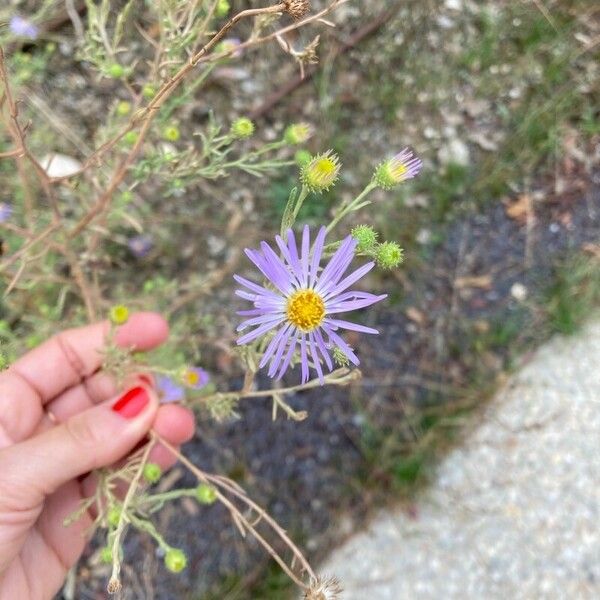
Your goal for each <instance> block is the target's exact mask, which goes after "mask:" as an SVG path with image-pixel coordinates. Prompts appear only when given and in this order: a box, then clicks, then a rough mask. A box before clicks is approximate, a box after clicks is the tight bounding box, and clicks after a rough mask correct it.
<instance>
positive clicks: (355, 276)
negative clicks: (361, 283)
mask: <svg viewBox="0 0 600 600" xmlns="http://www.w3.org/2000/svg"><path fill="white" fill-rule="evenodd" d="M374 266H375V263H374V262H370V263H367V264H366V265H363V266H362V267H360V268H359V269H356V271H354V272H353V273H351V274H350V275H348V277H345V278H344V279H342V281H340V282H339V283H338V284H337V285H336V286H335V287H334V288H333V289H330V290H328V291H327V292H325V291H324V292H323V295H324V296H325V299H326V300H327V299H329V298H331V297H332V296H335V295H337V294H339V293H340V292H343V291H344V290H346V289H348V288H349V287H350V286H351V285H352V284H353V283H354V282H356V281H358V280H359V279H360V278H361V277H364V276H365V275H366V274H367V273H368V272H369V271H370V270H371V269H372V268H373V267H374Z"/></svg>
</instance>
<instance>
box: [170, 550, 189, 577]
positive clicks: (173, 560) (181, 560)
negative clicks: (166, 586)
mask: <svg viewBox="0 0 600 600" xmlns="http://www.w3.org/2000/svg"><path fill="white" fill-rule="evenodd" d="M186 566H187V556H186V555H185V552H184V551H183V550H179V549H178V548H169V550H167V553H166V554H165V567H167V569H169V571H171V573H181V571H183V570H184V569H185V567H186Z"/></svg>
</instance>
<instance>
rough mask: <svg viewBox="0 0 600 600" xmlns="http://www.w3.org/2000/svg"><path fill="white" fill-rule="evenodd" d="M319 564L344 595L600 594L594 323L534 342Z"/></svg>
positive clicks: (466, 598)
mask: <svg viewBox="0 0 600 600" xmlns="http://www.w3.org/2000/svg"><path fill="white" fill-rule="evenodd" d="M321 572H323V573H324V574H335V575H337V576H338V577H339V578H340V579H341V580H342V582H343V584H344V588H345V594H344V599H345V600H403V599H410V600H422V599H423V600H424V599H436V600H449V599H459V598H460V599H461V600H471V599H473V600H475V599H477V600H495V599H502V600H519V599H527V600H534V599H535V600H537V599H546V598H547V599H563V598H564V599H565V600H577V599H588V598H590V599H592V598H595V599H597V598H600V322H596V323H594V324H591V325H589V326H588V327H587V328H586V329H585V330H584V331H583V332H581V334H580V335H579V336H578V337H575V338H556V339H554V340H552V341H551V342H550V343H548V344H547V345H545V346H544V347H542V348H541V349H540V350H539V351H538V352H537V353H536V355H535V357H534V358H533V360H532V361H531V362H529V363H528V364H527V365H526V366H525V367H524V368H523V369H522V370H521V371H520V372H519V373H518V374H516V376H515V377H514V378H513V379H512V380H511V382H510V383H509V385H508V386H507V387H506V388H505V389H504V390H503V391H502V392H501V393H500V394H499V395H498V396H497V397H496V399H494V400H493V401H492V402H491V403H490V405H489V407H488V408H487V410H486V412H485V415H484V418H483V420H482V423H481V425H480V426H479V427H478V428H477V429H476V430H474V431H473V432H472V433H471V434H470V435H469V436H468V437H467V439H466V440H465V443H464V445H463V446H462V447H461V448H459V449H456V450H454V451H452V452H451V453H450V454H449V455H448V456H447V457H446V459H445V460H444V461H443V463H442V464H441V465H440V467H439V471H438V474H437V477H436V480H435V482H434V484H433V485H432V486H431V488H429V489H428V490H427V491H426V492H425V493H424V494H423V496H422V497H421V498H420V499H419V501H418V503H417V513H416V517H415V516H414V515H413V516H412V517H411V516H409V515H407V514H405V513H403V512H396V513H391V512H385V513H383V514H381V515H380V516H379V517H378V518H377V519H375V520H374V521H373V523H372V524H371V526H370V527H369V528H368V530H366V531H365V532H364V533H361V534H358V535H356V536H355V537H353V538H351V539H350V540H349V541H348V542H347V543H346V544H345V545H344V546H342V547H341V548H339V549H338V550H337V551H336V552H334V553H333V555H332V556H331V557H330V560H329V562H328V563H327V564H325V565H323V567H322V569H321Z"/></svg>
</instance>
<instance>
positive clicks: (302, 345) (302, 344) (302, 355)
mask: <svg viewBox="0 0 600 600" xmlns="http://www.w3.org/2000/svg"><path fill="white" fill-rule="evenodd" d="M300 362H301V365H302V383H306V382H307V381H308V376H309V373H308V357H307V356H306V336H305V335H304V334H302V337H301V338H300Z"/></svg>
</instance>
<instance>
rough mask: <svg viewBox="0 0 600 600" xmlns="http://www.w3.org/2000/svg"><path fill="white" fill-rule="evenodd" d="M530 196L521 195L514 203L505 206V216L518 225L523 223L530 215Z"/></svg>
mask: <svg viewBox="0 0 600 600" xmlns="http://www.w3.org/2000/svg"><path fill="white" fill-rule="evenodd" d="M531 208H532V204H531V196H530V195H529V194H521V195H520V196H519V197H518V198H517V199H516V200H515V201H514V202H510V203H507V204H506V208H505V211H506V216H507V217H508V218H509V219H513V220H514V221H517V222H518V223H525V222H527V219H528V218H529V217H530V215H531V214H532V210H531Z"/></svg>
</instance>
